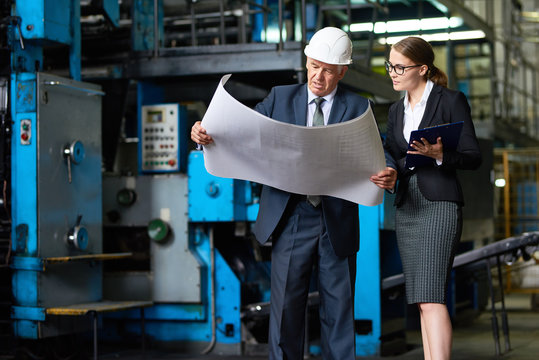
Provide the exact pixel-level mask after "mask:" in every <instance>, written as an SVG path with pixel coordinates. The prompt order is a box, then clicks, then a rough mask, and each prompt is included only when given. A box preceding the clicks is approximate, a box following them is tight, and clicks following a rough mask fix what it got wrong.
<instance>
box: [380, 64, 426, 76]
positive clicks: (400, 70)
mask: <svg viewBox="0 0 539 360" xmlns="http://www.w3.org/2000/svg"><path fill="white" fill-rule="evenodd" d="M385 64H386V70H387V72H388V73H391V72H392V71H395V74H397V75H403V74H404V71H405V70H406V69H409V68H415V67H419V66H423V65H410V66H402V65H393V64H391V63H390V62H389V61H385Z"/></svg>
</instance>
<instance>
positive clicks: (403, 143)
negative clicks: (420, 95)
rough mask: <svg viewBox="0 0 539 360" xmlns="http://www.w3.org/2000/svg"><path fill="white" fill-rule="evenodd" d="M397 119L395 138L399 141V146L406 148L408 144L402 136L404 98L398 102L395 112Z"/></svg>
mask: <svg viewBox="0 0 539 360" xmlns="http://www.w3.org/2000/svg"><path fill="white" fill-rule="evenodd" d="M396 116H397V118H396V119H395V128H394V129H395V130H394V131H395V136H396V138H397V139H398V141H399V146H400V147H402V148H406V149H407V148H408V143H407V142H406V139H405V138H404V135H403V130H404V98H403V99H401V100H400V101H399V103H398V104H397V111H396Z"/></svg>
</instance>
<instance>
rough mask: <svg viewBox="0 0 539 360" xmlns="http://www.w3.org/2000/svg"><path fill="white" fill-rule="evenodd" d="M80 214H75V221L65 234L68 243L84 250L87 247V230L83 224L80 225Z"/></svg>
mask: <svg viewBox="0 0 539 360" xmlns="http://www.w3.org/2000/svg"><path fill="white" fill-rule="evenodd" d="M81 220H82V215H78V216H77V222H76V223H75V226H73V227H72V228H71V229H70V230H69V232H68V233H67V236H66V241H67V243H68V244H69V245H71V246H73V247H75V248H77V249H79V250H86V248H87V247H88V230H86V228H85V227H84V226H80V222H81Z"/></svg>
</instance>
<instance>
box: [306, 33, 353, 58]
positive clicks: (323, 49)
mask: <svg viewBox="0 0 539 360" xmlns="http://www.w3.org/2000/svg"><path fill="white" fill-rule="evenodd" d="M304 53H305V55H306V56H308V57H310V58H311V59H315V60H318V61H322V62H324V63H326V64H333V65H349V64H351V63H352V42H351V41H350V38H349V37H348V35H347V34H346V33H345V32H344V31H342V30H341V29H339V28H336V27H326V28H323V29H321V30H318V31H317V32H316V33H315V34H314V35H313V37H312V38H311V41H309V45H307V46H305V50H304Z"/></svg>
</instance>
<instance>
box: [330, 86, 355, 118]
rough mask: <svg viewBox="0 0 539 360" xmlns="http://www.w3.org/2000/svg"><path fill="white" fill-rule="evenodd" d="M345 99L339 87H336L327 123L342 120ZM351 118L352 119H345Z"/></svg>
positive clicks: (344, 110)
mask: <svg viewBox="0 0 539 360" xmlns="http://www.w3.org/2000/svg"><path fill="white" fill-rule="evenodd" d="M346 107H347V105H346V99H345V98H344V96H343V95H342V91H341V88H337V92H336V93H335V97H334V98H333V105H332V106H331V112H330V113H329V118H328V125H329V124H337V123H340V122H342V121H343V120H344V119H343V116H344V113H345V112H346ZM346 120H352V119H346Z"/></svg>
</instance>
